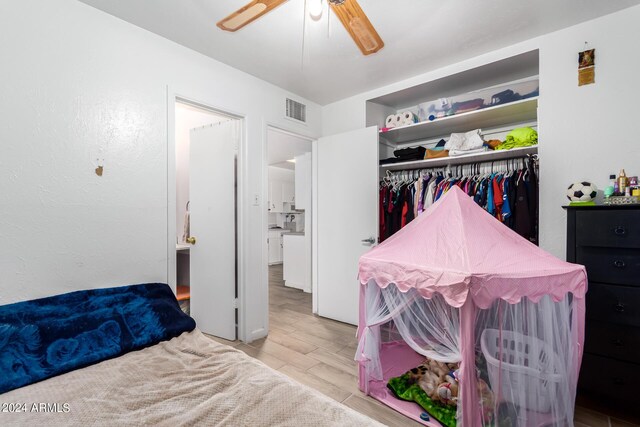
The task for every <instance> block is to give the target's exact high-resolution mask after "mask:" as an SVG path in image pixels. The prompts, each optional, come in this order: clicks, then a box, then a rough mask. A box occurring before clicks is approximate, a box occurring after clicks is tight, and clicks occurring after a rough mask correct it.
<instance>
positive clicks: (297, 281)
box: [282, 233, 306, 289]
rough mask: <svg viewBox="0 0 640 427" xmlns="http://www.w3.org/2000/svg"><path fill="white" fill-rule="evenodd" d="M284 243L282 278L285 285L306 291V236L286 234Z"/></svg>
mask: <svg viewBox="0 0 640 427" xmlns="http://www.w3.org/2000/svg"><path fill="white" fill-rule="evenodd" d="M283 242H284V245H283V257H282V260H283V262H282V278H283V279H284V285H285V286H288V287H291V288H296V289H305V287H306V280H305V274H306V268H305V265H306V263H305V256H306V252H305V250H304V245H305V236H304V235H303V234H291V233H290V234H284V235H283Z"/></svg>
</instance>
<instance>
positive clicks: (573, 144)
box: [539, 6, 640, 258]
mask: <svg viewBox="0 0 640 427" xmlns="http://www.w3.org/2000/svg"><path fill="white" fill-rule="evenodd" d="M638 23H640V6H636V7H634V8H631V9H627V10H624V11H622V12H618V13H615V14H613V15H608V16H605V17H602V18H600V19H597V20H594V21H590V22H587V23H584V24H581V25H577V26H575V27H571V28H568V29H566V30H563V31H559V32H556V33H553V34H550V35H549V36H547V37H544V38H543V39H542V40H541V42H540V52H541V53H540V92H541V93H542V94H543V96H542V97H541V100H540V104H539V122H540V124H539V127H540V135H541V136H542V138H543V140H544V144H541V146H540V150H539V152H540V157H541V159H542V160H541V163H540V174H541V176H540V189H541V191H542V193H541V204H542V206H541V207H542V209H541V212H540V214H541V215H540V230H541V233H540V241H541V244H542V246H543V247H544V248H545V249H547V250H549V251H551V252H552V253H553V254H554V255H556V256H559V257H562V258H564V257H565V251H566V213H565V211H564V210H563V209H561V208H560V206H561V205H565V204H566V203H567V199H566V197H565V195H564V193H565V190H566V188H567V187H568V186H569V184H571V183H572V182H575V181H582V180H588V181H591V182H594V183H596V185H597V186H598V188H600V189H603V188H604V187H606V186H607V185H609V184H608V182H609V175H610V174H616V175H617V174H618V172H619V171H620V168H625V170H626V172H627V175H628V176H633V175H640V136H638V134H637V133H636V132H634V129H635V128H636V124H637V123H638V117H639V116H640V108H638V104H637V100H639V99H640V80H639V78H638V76H639V73H640V57H639V56H638V52H640V26H639V25H638ZM585 41H587V42H588V44H589V48H595V49H596V62H595V63H596V68H595V84H592V85H588V86H578V83H577V81H578V72H577V62H578V58H577V56H578V54H577V52H579V51H582V50H584V42H585Z"/></svg>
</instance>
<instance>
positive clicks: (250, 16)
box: [216, 0, 287, 31]
mask: <svg viewBox="0 0 640 427" xmlns="http://www.w3.org/2000/svg"><path fill="white" fill-rule="evenodd" d="M286 1H287V0H254V1H252V2H251V3H249V4H248V5H246V6H244V7H241V8H240V9H238V10H236V11H235V12H233V13H232V14H231V15H229V16H227V17H226V18H224V19H223V20H221V21H220V22H218V23H217V24H216V25H217V26H218V27H219V28H220V29H223V30H225V31H237V30H239V29H240V28H242V27H244V26H245V25H247V24H249V23H250V22H253V21H255V20H256V19H258V18H260V17H261V16H262V15H264V14H266V13H267V12H270V11H271V10H273V9H275V8H276V7H278V6H280V5H281V4H282V3H284V2H286Z"/></svg>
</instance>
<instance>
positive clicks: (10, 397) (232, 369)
mask: <svg viewBox="0 0 640 427" xmlns="http://www.w3.org/2000/svg"><path fill="white" fill-rule="evenodd" d="M0 375H1V373H0ZM42 403H45V404H49V406H48V407H44V406H41V405H40V404H42ZM65 403H66V404H68V405H67V406H66V407H65V405H64V404H65ZM9 404H10V405H13V408H11V409H13V410H16V407H15V406H16V405H15V404H19V405H20V409H25V408H26V410H27V411H26V412H13V413H9V412H0V426H8V425H26V426H68V425H81V426H91V425H94V426H104V425H109V426H125V425H149V426H195V425H200V426H219V425H223V426H370V425H380V424H378V423H376V422H375V421H373V420H371V419H369V418H367V417H365V416H363V415H361V414H359V413H357V412H355V411H353V410H351V409H350V408H347V407H346V406H344V405H341V404H339V403H336V402H335V401H333V400H331V399H329V398H327V397H326V396H324V395H322V394H320V393H319V392H316V391H315V390H312V389H310V388H308V387H306V386H303V385H301V384H299V383H297V382H295V381H293V380H291V379H289V378H288V377H286V376H285V375H283V374H280V373H279V372H276V371H274V370H272V369H271V368H269V367H267V366H266V365H264V364H263V363H261V362H260V361H258V360H255V359H252V358H250V357H249V356H247V355H245V354H244V353H242V352H240V351H238V350H235V349H233V348H231V347H229V346H226V345H222V344H218V343H216V342H214V341H212V340H210V339H208V338H207V337H205V336H204V335H202V333H201V332H200V331H199V330H197V329H196V330H195V331H193V332H190V333H184V334H182V335H181V336H179V337H178V338H174V339H172V340H171V341H167V342H162V343H160V344H157V345H155V346H153V347H149V348H146V349H144V350H141V351H136V352H132V353H128V354H126V355H124V356H121V357H118V358H116V359H112V360H107V361H105V362H102V363H99V364H97V365H93V366H89V367H87V368H84V369H80V370H77V371H73V372H70V373H67V374H64V375H61V376H58V377H54V378H50V379H48V380H46V381H42V382H40V383H37V384H32V385H30V386H27V387H23V388H21V389H17V390H13V391H11V392H8V393H5V394H0V405H2V406H4V408H2V407H0V410H1V409H4V410H8V409H9V407H7V406H6V405H9ZM23 404H24V405H23ZM33 404H36V406H35V409H39V410H42V409H44V410H45V412H39V411H38V412H35V411H34V405H33ZM55 404H57V405H55ZM66 409H68V412H65V410H66ZM51 411H53V412H51Z"/></svg>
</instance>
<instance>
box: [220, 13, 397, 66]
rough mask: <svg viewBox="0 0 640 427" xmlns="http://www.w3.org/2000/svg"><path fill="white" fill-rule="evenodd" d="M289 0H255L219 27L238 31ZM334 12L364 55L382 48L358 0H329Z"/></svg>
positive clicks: (221, 22)
mask: <svg viewBox="0 0 640 427" xmlns="http://www.w3.org/2000/svg"><path fill="white" fill-rule="evenodd" d="M286 1H287V0H253V1H252V2H251V3H249V4H247V5H246V6H244V7H241V8H240V9H238V10H237V11H235V12H233V13H232V14H231V15H229V16H227V17H226V18H224V19H223V20H221V21H220V22H218V24H217V25H218V27H220V28H221V29H223V30H225V31H237V30H239V29H240V28H242V27H244V26H245V25H247V24H249V23H251V22H253V21H255V20H256V19H258V18H260V17H261V16H262V15H265V14H266V13H268V12H270V11H271V10H273V9H275V8H276V7H278V6H280V5H281V4H282V3H284V2H286ZM327 1H328V2H329V4H330V5H331V9H333V11H334V13H335V14H336V15H337V16H338V18H339V19H340V22H342V25H344V28H346V30H347V32H348V33H349V34H350V35H351V38H352V39H353V41H354V42H355V43H356V45H357V46H358V48H360V51H362V54H363V55H370V54H372V53H375V52H377V51H379V50H380V49H382V48H383V47H384V42H383V41H382V39H381V38H380V35H378V33H377V32H376V30H375V28H373V25H371V22H370V21H369V18H367V15H365V13H364V12H363V11H362V9H361V8H360V5H359V4H358V2H357V1H356V0H327Z"/></svg>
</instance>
